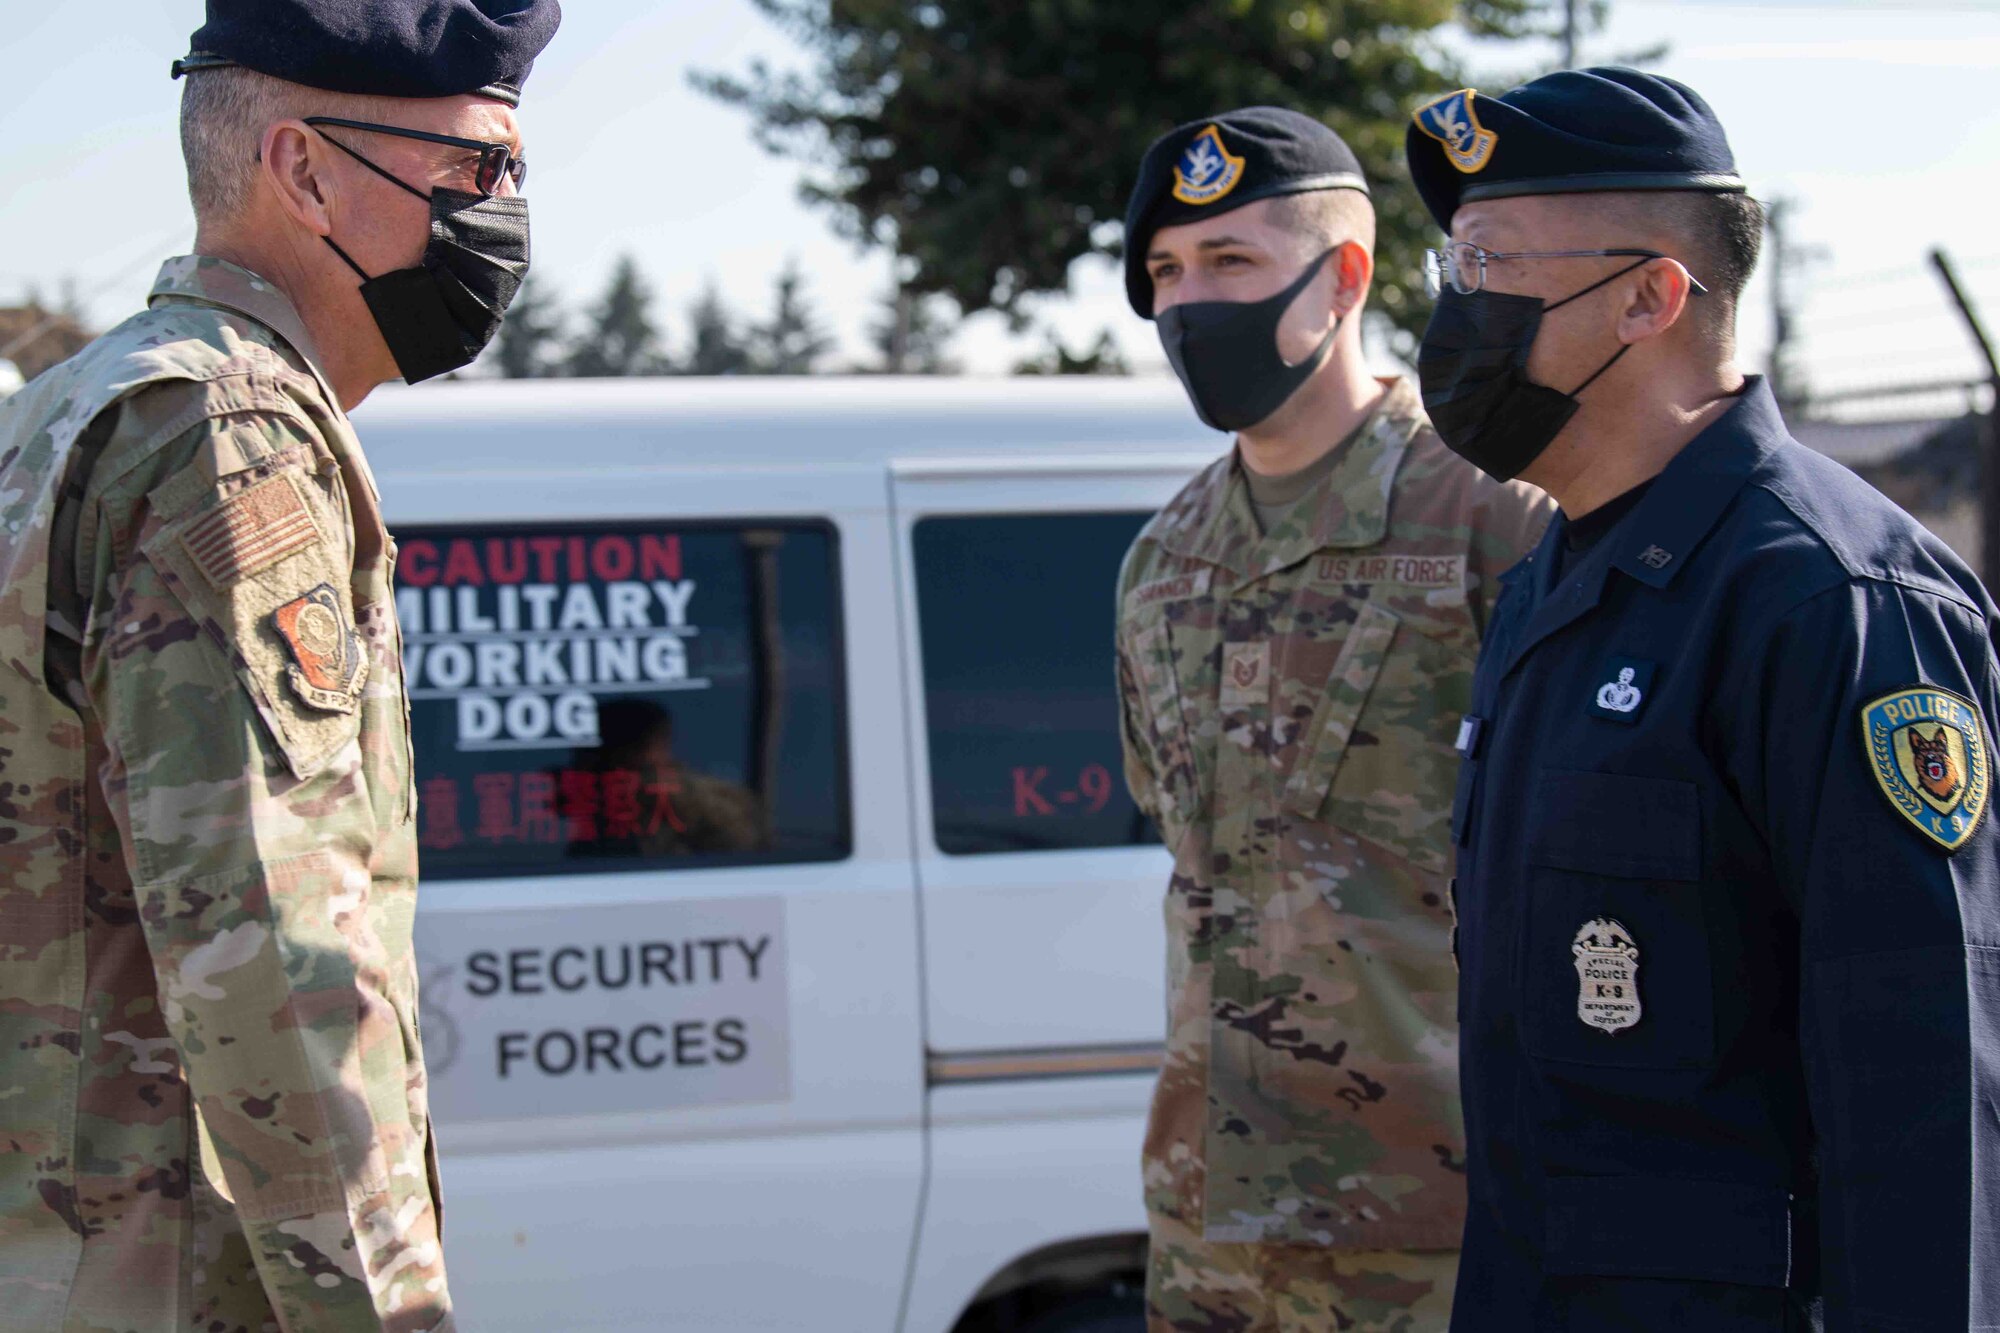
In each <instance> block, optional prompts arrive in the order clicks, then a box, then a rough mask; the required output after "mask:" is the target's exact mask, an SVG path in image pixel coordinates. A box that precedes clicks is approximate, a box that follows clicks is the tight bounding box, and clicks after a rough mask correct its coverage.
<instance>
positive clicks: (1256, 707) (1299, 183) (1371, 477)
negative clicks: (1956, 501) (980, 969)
mask: <svg viewBox="0 0 2000 1333" xmlns="http://www.w3.org/2000/svg"><path fill="white" fill-rule="evenodd" d="M1373 224H1374V216H1373V211H1372V207H1371V205H1370V203H1369V199H1368V195H1367V193H1366V185H1365V182H1364V181H1363V180H1362V177H1361V175H1360V172H1359V168H1358V166H1357V165H1356V164H1355V162H1354V159H1353V156H1352V155H1351V154H1350V153H1349V152H1348V150H1347V148H1346V146H1345V145H1344V144H1342V143H1341V142H1340V140H1339V139H1338V138H1337V137H1336V136H1334V135H1333V134H1332V133H1331V132H1330V131H1328V130H1327V129H1325V128H1324V127H1323V126H1321V125H1319V124H1318V123H1317V122H1315V121H1312V120H1309V119H1307V118H1306V117H1303V116H1298V115H1295V114H1292V113H1290V112H1284V111H1277V110H1273V109H1270V108H1251V109H1248V110H1245V111H1239V112H1234V113H1231V114H1230V115H1227V116H1222V117H1218V118H1216V119H1214V120H1207V121H1197V122H1194V123H1193V124H1190V125H1186V126H1182V127H1181V128H1180V129H1178V130H1176V131H1174V132H1173V133H1172V134H1169V135H1167V136H1166V137H1165V138H1163V139H1161V140H1160V141H1159V143H1157V144H1156V145H1155V146H1154V147H1153V149H1152V150H1151V151H1150V152H1149V153H1148V155H1147V160H1146V163H1145V165H1144V167H1143V168H1142V171H1141V179H1140V183H1139V187H1138V189H1137V190H1136V191H1135V193H1134V195H1133V201H1132V208H1131V211H1130V213H1129V214H1128V217H1127V237H1128V241H1127V246H1128V250H1127V253H1128V264H1129V265H1130V267H1129V268H1128V275H1127V276H1128V287H1129V289H1130V293H1131V297H1132V302H1133V306H1134V308H1135V309H1137V310H1138V311H1139V312H1140V313H1141V314H1142V315H1148V316H1155V317H1157V319H1158V321H1159V323H1160V326H1161V337H1162V340H1163V342H1164V343H1165V345H1166V349H1167V354H1168V357H1169V360H1170V361H1171V362H1172V363H1173V365H1174V367H1175V369H1176V370H1177V371H1178V372H1179V373H1180V375H1181V377H1182V379H1183V381H1184V382H1185V384H1186V386H1187V388H1188V391H1189V394H1190V396H1191V397H1192V398H1193V400H1194V404H1195V407H1196V410H1197V411H1198V412H1199V413H1200V414H1201V416H1202V418H1203V419H1204V420H1205V421H1207V422H1208V423H1209V424H1210V425H1214V426H1217V427H1220V428H1224V429H1230V430H1235V431H1237V432H1238V437H1237V447H1236V448H1235V449H1234V450H1232V451H1231V452H1230V454H1229V455H1228V456H1226V457H1224V458H1222V459H1220V460H1218V461H1217V462H1216V463H1215V464H1214V465H1213V466H1211V467H1210V468H1209V469H1208V470H1207V471H1205V472H1204V473H1203V474H1202V475H1201V476H1199V477H1198V478H1196V479H1195V480H1194V481H1193V482H1192V483H1190V484H1189V486H1188V487H1187V488H1186V489H1185V490H1184V491H1182V492H1181V494H1180V495H1179V496H1178V497H1176V498H1175V500H1174V501H1173V502H1172V503H1171V504H1169V505H1168V506H1167V508H1166V509H1165V510H1164V511H1163V512H1162V513H1161V514H1160V515H1159V516H1158V517H1156V518H1155V519H1154V520H1153V521H1152V523H1151V524H1149V525H1148V526H1147V528H1146V529H1145V530H1144V531H1143V532H1142V533H1141V534H1140V536H1139V539H1138V541H1137V542H1136V543H1135V544H1134V546H1133V548H1132V551H1131V553H1130V555H1129V556H1128V557H1127V559H1126V562H1125V569H1124V573H1123V576H1122V578H1121V580H1120V587H1119V631H1118V649H1119V653H1118V656H1119V673H1120V688H1121V694H1122V698H1123V701H1124V723H1125V726H1124V733H1125V742H1126V774H1127V778H1128V781H1129V782H1130V784H1131V787H1132V791H1133V794H1134V795H1135V796H1136V797H1137V799H1138V801H1139V803H1140V805H1141V806H1142V807H1143V808H1144V809H1146V810H1147V811H1148V812H1149V813H1150V814H1151V815H1152V816H1153V817H1154V818H1155V819H1156V820H1157V821H1158V823H1159V826H1160V829H1161V831H1162V833H1163V834H1164V835H1165V837H1166V840H1167V844H1168V846H1169V847H1170V848H1171V849H1172V851H1173V854H1174V862H1175V868H1174V874H1173V878H1172V881H1171V882H1170V884H1169V886H1168V892H1167V901H1166V920H1167V934H1168V960H1169V966H1168V973H1169V992H1170V993H1169V1013H1168V1022H1169V1030H1168V1037H1167V1058H1166V1067H1165V1069H1164V1071H1163V1073H1162V1074H1161V1077H1160V1081H1159V1086H1158V1089H1157V1091H1156V1093H1155V1096H1154V1100H1153V1111H1152V1118H1151V1123H1150V1126H1149V1128H1148V1132H1147V1138H1146V1145H1145V1183H1146V1203H1147V1208H1148V1212H1149V1215H1150V1218H1151V1229H1152V1242H1153V1244H1152V1259H1151V1265H1150V1272H1149V1275H1148V1284H1147V1285H1148V1292H1147V1298H1148V1299H1147V1304H1148V1311H1149V1318H1150V1320H1151V1326H1152V1327H1153V1329H1154V1330H1155V1331H1156V1333H1164V1331H1165V1330H1176V1331H1178V1330H1190V1331H1192V1330H1203V1331H1205V1333H1222V1331H1223V1330H1227V1331H1228V1333H1280V1331H1281V1330H1282V1331H1283V1333H1307V1331H1312V1333H1317V1331H1318V1330H1328V1331H1329V1333H1331V1331H1332V1330H1341V1331H1342V1333H1368V1331H1371V1330H1382V1331H1383V1333H1420V1331H1423V1330H1442V1329H1444V1328H1445V1326H1446V1324H1447V1322H1448V1321H1449V1317H1450V1303H1451V1295H1452V1286H1453V1277H1454V1274H1455V1270H1456V1266H1457V1253H1456V1251H1457V1248H1458V1244H1459V1232H1460V1227H1461V1225H1462V1222H1463V1219H1464V1213H1465V1183H1464V1129H1463V1124H1462V1120H1461V1117H1460V1115H1459V1109H1458V1084H1457V1033H1456V1023H1455V1019H1454V1014H1453V1009H1454V1004H1455V996H1456V986H1455V981H1454V971H1453V967H1452V960H1451V942H1450V932H1451V922H1452V918H1451V908H1450V905H1449V903H1448V900H1447V899H1448V890H1447V883H1448V875H1449V872H1450V864H1449V843H1450V839H1449V836H1448V833H1447V825H1448V824H1449V820H1450V810H1449V806H1450V800H1451V791H1452V778H1453V774H1454V771H1455V769H1456V764H1457V758H1456V755H1455V754H1454V752H1453V749H1452V742H1453V739H1454V735H1453V733H1454V729H1455V728H1456V727H1457V725H1458V721H1459V717H1460V715H1461V714H1462V713H1463V712H1464V711H1465V709H1466V703H1467V699H1468V691H1469V688H1470V680H1471V673H1472V663H1473V658H1474V656H1475V655H1476V653H1477V652H1478V649H1479V641H1480V634H1481V631H1482V628H1483V626H1484V624H1485V619H1486V614H1487V609H1488V607H1489V605H1490V603H1491V599H1492V596H1493V592H1494V589H1495V580H1496V577H1497V575H1498V574H1499V573H1500V571H1501V570H1502V569H1504V568H1506V567H1507V566H1508V565H1511V564H1512V563H1513V562H1514V561H1515V560H1516V559H1517V558H1518V557H1519V556H1520V554H1521V553H1522V552H1523V551H1524V550H1525V549H1526V548H1527V546H1528V545H1529V544H1530V543H1531V542H1532V541H1533V539H1534V538H1535V537H1536V536H1537V535H1538V534H1539V533H1540V531H1541V529H1542V528H1543V526H1544V525H1545V524H1546V521H1547V518H1548V513H1549V511H1548V505H1547V501H1546V499H1545V498H1543V497H1542V496H1541V495H1540V494H1539V493H1538V492H1534V491H1531V490H1529V489H1527V488H1525V487H1521V486H1502V485H1499V484H1496V483H1494V482H1491V481H1489V480H1487V479H1486V478H1484V477H1483V476H1481V475H1480V474H1479V473H1478V472H1476V471H1475V470H1474V469H1472V468H1471V467H1469V466H1468V465H1466V464H1465V463H1463V462H1461V461H1460V460H1458V459H1457V458H1456V457H1454V456H1453V455H1452V454H1450V453H1449V452H1448V451H1447V450H1446V449H1445V448H1444V447H1443V445H1441V444H1440V443H1439V441H1438V438H1437V436H1436V435H1434V434H1433V433H1432V432H1431V430H1430V428H1429V425H1428V424H1427V423H1426V421H1425V419H1424V415H1423V411H1422V408H1421V406H1420V405H1419V403H1418V401H1417V395H1416V393H1415V391H1414V390H1413V389H1412V388H1411V387H1410V386H1409V385H1408V384H1407V383H1404V382H1400V381H1386V382H1378V381H1376V380H1374V379H1371V378H1370V377H1369V376H1368V374H1367V372H1366V369H1365V365H1364V362H1363V360H1362V352H1361V344H1360V338H1359V333H1358V329H1359V316H1360V311H1361V307H1362V303H1363V301H1364V299H1365V296H1366V292H1367V288H1368V282H1369V278H1370V276H1371V273H1372V266H1371V259H1370V256H1369V250H1370V248H1371V247H1372V244H1373V240H1374V225H1373Z"/></svg>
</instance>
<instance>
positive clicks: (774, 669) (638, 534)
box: [396, 522, 849, 879]
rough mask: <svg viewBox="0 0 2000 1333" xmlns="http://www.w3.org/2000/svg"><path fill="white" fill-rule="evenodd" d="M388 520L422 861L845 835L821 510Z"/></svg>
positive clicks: (472, 867)
mask: <svg viewBox="0 0 2000 1333" xmlns="http://www.w3.org/2000/svg"><path fill="white" fill-rule="evenodd" d="M398 536H399V543H398V546H399V554H398V558H397V568H396V609H397V612H398V618H399V620H400V621H401V623H402V630H403V664H404V674H405V678H406V679H407V681H408V683H409V690H410V729H411V735H412V738H413V741H414V744H415V748H416V781H417V795H418V810H417V824H418V841H419V844H420V846H421V848H422V851H423V868H424V877H425V878H426V879H436V878H463V877H467V876H495V875H530V874H560V873H568V872H580V871H591V870H633V869H655V868H657V869H670V868H674V867H681V866H696V865H718V864H731V863H736V862H774V861H818V860H828V859H833V858H838V857H842V856H845V855H846V854H847V851H848V845H849V832H848V829H849V825H848V806H847V759H846V750H847V744H846V718H845V715H844V704H843V700H844V698H845V691H844V689H843V686H842V682H841V642H840V616H839V605H840V602H839V593H838V586H839V585H838V574H837V569H838V561H837V552H838V542H837V537H836V534H835V533H834V531H833V529H832V528H831V527H830V526H829V525H826V524H821V523H798V522H786V523H752V522H744V523H734V524H694V523H670V524H637V523H634V524H619V525H603V524H592V525H584V524H562V525H552V524H537V525H533V526H482V527H477V528H473V527H452V528H411V529H406V530H402V531H400V532H399V534H398Z"/></svg>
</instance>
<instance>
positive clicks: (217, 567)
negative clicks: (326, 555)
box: [181, 473, 320, 588]
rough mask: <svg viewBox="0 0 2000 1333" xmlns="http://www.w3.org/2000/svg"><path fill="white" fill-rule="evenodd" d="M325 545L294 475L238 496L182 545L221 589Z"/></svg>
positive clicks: (188, 535) (283, 475)
mask: <svg viewBox="0 0 2000 1333" xmlns="http://www.w3.org/2000/svg"><path fill="white" fill-rule="evenodd" d="M319 540H320V531H319V524H318V523H316V522H314V521H313V516H312V509H311V507H310V506H308V505H307V504H306V498H305V496H304V495H302V494H301V493H300V492H299V483H298V479H297V478H296V477H294V476H292V475H291V474H290V473H281V474H279V475H278V476H275V477H273V478H271V479H270V480H269V481H263V482H259V483H258V484H257V485H255V486H252V487H251V488H250V489H249V490H247V491H244V492H242V493H241V494H240V495H235V496H232V497H231V498H230V499H229V500H227V501H226V502H224V504H223V505H222V507H221V508H219V509H217V510H216V511H215V512H214V513H212V514H210V515H209V516H208V517H206V518H204V519H202V520H201V521H200V522H199V523H196V524H195V525H194V526H193V527H191V528H189V529H188V530H187V531H186V532H184V533H182V534H181V546H182V548H183V549H184V550H186V551H187V553H188V557H189V558H190V559H192V560H193V561H194V563H195V568H197V569H199V570H200V571H201V572H202V575H203V577H205V578H207V580H208V581H209V582H210V583H212V584H214V585H215V586H216V587H218V588H227V587H229V586H230V585H231V584H234V583H239V582H241V581H242V580H244V579H246V578H249V577H250V576H251V575H252V574H255V573H256V572H257V571H258V570H260V569H268V568H269V567H270V566H272V565H274V564H276V563H277V562H278V561H280V560H283V559H284V558H285V557H286V556H288V555H292V554H294V553H295V552H298V551H303V550H305V549H306V548H307V547H308V546H311V545H312V544H313V543H315V542H317V541H319Z"/></svg>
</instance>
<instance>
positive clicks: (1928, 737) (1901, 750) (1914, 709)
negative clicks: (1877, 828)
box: [1861, 688, 1992, 852]
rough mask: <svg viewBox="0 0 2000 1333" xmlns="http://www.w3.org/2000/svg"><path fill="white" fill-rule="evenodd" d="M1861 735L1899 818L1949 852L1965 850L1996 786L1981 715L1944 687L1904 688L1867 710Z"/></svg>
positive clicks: (1876, 773)
mask: <svg viewBox="0 0 2000 1333" xmlns="http://www.w3.org/2000/svg"><path fill="white" fill-rule="evenodd" d="M1861 730H1862V743H1863V744H1864V745H1865V746H1866V747H1867V752H1868V764H1869V767H1870V769H1871V770H1872V771H1873V772H1874V774H1875V783H1876V785H1877V786H1879V787H1880V788H1881V789H1882V794H1883V795H1884V796H1886V797H1888V798H1889V804H1890V805H1892V806H1894V807H1895V809H1896V813H1897V814H1899V815H1901V816H1902V817H1903V818H1905V819H1907V820H1909V821H1910V823H1912V824H1914V825H1916V826H1917V828H1918V829H1920V830H1922V831H1923V833H1924V835H1925V836H1926V837H1928V838H1930V840H1931V841H1933V842H1935V843H1936V844H1937V845H1938V846H1940V847H1942V848H1944V849H1945V850H1946V851H1947V852H1955V851H1957V850H1958V849H1959V848H1960V847H1962V846H1964V845H1965V840H1966V839H1967V838H1970V837H1971V836H1972V832H1973V830H1974V829H1976V828H1978V827H1979V819H1980V816H1981V815H1983V814H1985V813H1986V800H1987V795H1988V793H1989V791H1990V790H1991V787H1992V768H1991V761H1990V760H1989V758H1988V755H1987V749H1986V733H1985V731H1984V730H1983V728H1982V727H1981V725H1980V721H1979V710H1978V709H1977V708H1975V707H1974V706H1973V705H1972V704H1971V703H1969V702H1968V701H1966V700H1964V699H1961V698H1959V697H1958V696H1957V695H1955V694H1950V693H1947V692H1946V691H1944V690H1936V689H1929V688H1916V689H1907V690H1898V691H1897V692H1896V693H1894V694H1891V695H1886V696H1884V697H1883V698H1880V699H1877V700H1875V701H1874V702H1873V703H1871V704H1868V705H1867V706H1866V707H1864V708H1863V709H1862V710H1861Z"/></svg>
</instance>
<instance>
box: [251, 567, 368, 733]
mask: <svg viewBox="0 0 2000 1333" xmlns="http://www.w3.org/2000/svg"><path fill="white" fill-rule="evenodd" d="M342 601H343V596H342V594H340V593H338V592H336V591H334V589H333V586H332V585H331V584H326V583H322V584H320V585H319V586H318V587H316V588H314V589H313V590H312V591H311V592H309V593H307V594H306V595H305V596H303V597H299V598H295V599H294V600H292V601H289V602H286V603H285V604H284V605H283V606H281V607H279V608H278V609H277V610H276V611H274V612H272V613H271V626H272V628H273V629H275V630H277V631H278V637H279V638H280V639H283V640H284V641H285V647H287V648H288V649H290V650H291V654H292V660H291V662H290V663H289V664H288V665H287V666H286V668H285V670H286V674H287V675H289V676H290V677H291V679H292V688H293V689H294V690H296V691H298V695H299V698H301V699H303V700H304V701H305V702H306V703H308V704H310V705H311V706H312V707H314V708H317V709H319V710H320V711H321V712H326V713H352V712H354V711H355V709H357V708H358V707H360V705H361V690H362V687H363V686H364V685H366V684H367V683H368V654H367V651H366V649H364V648H363V647H362V643H361V636H360V635H359V634H358V633H356V632H355V630H354V627H353V626H352V625H351V624H349V623H348V616H347V613H346V610H345V608H344V607H343V606H342V604H341V603H342Z"/></svg>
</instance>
